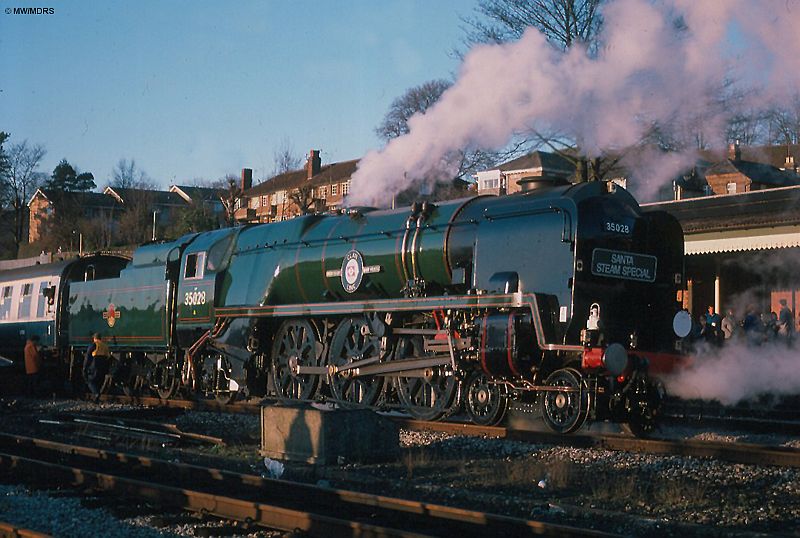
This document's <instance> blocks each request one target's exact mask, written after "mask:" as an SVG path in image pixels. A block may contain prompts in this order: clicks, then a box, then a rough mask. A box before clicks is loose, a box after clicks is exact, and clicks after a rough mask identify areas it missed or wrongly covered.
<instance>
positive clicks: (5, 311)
mask: <svg viewBox="0 0 800 538" xmlns="http://www.w3.org/2000/svg"><path fill="white" fill-rule="evenodd" d="M12 289H13V288H12V287H11V286H3V294H2V295H0V320H3V319H9V318H10V317H11V290H12Z"/></svg>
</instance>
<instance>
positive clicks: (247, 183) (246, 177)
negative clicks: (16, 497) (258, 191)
mask: <svg viewBox="0 0 800 538" xmlns="http://www.w3.org/2000/svg"><path fill="white" fill-rule="evenodd" d="M252 186H253V169H252V168H242V191H246V190H247V189H250V188H251V187H252Z"/></svg>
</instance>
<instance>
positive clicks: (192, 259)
mask: <svg viewBox="0 0 800 538" xmlns="http://www.w3.org/2000/svg"><path fill="white" fill-rule="evenodd" d="M205 260H206V253H205V252H197V253H195V254H189V255H188V256H186V269H184V271H183V278H185V279H186V280H190V279H193V278H203V266H204V262H205Z"/></svg>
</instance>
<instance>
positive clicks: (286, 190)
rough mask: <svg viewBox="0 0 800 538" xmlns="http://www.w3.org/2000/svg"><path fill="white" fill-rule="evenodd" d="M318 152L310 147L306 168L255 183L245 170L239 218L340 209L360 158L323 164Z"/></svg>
mask: <svg viewBox="0 0 800 538" xmlns="http://www.w3.org/2000/svg"><path fill="white" fill-rule="evenodd" d="M319 153H320V152H319V150H311V151H309V154H308V159H307V160H306V164H305V166H304V167H303V168H301V169H300V170H292V171H290V172H285V173H283V174H279V175H277V176H275V177H273V178H270V179H268V180H266V181H264V182H263V183H261V184H259V185H256V186H255V187H252V175H248V174H247V173H245V172H244V171H243V173H242V184H241V188H242V191H243V193H242V197H241V199H240V202H239V204H238V206H237V208H236V212H235V218H236V220H237V221H240V222H275V221H280V220H286V219H290V218H292V217H296V216H298V215H301V214H303V213H307V212H318V211H328V210H332V209H337V208H338V207H339V206H340V205H341V203H342V200H343V199H344V197H345V195H347V194H348V192H349V191H350V177H351V176H352V175H353V173H354V172H355V171H356V167H357V165H358V160H352V161H344V162H339V163H331V164H327V165H324V166H323V165H322V160H321V158H320V155H319ZM245 170H247V169H245Z"/></svg>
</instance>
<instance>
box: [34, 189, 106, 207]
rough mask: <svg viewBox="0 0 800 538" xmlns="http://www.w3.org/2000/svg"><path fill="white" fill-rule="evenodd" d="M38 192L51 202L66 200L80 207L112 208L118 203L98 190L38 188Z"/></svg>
mask: <svg viewBox="0 0 800 538" xmlns="http://www.w3.org/2000/svg"><path fill="white" fill-rule="evenodd" d="M39 192H41V193H42V194H43V195H44V196H45V197H46V198H47V199H48V200H50V201H51V202H53V203H59V202H62V201H68V202H74V203H76V204H78V205H80V206H81V207H99V208H112V207H115V206H117V205H119V203H118V202H117V200H116V199H115V198H113V197H111V196H108V195H106V194H103V193H100V192H64V191H58V190H54V189H39ZM34 196H35V194H34Z"/></svg>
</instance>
